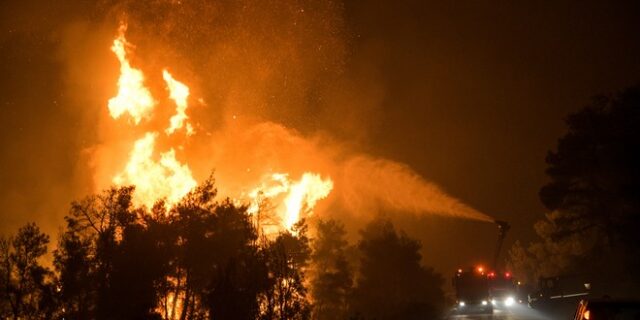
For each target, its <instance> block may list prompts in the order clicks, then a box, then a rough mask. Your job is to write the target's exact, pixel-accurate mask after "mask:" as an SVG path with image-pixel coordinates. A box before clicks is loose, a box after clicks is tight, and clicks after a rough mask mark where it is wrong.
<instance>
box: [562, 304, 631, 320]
mask: <svg viewBox="0 0 640 320" xmlns="http://www.w3.org/2000/svg"><path fill="white" fill-rule="evenodd" d="M638 319H640V301H634V300H613V299H583V300H581V301H580V303H579V304H578V308H577V309H576V314H575V316H574V320H638Z"/></svg>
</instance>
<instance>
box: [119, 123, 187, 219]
mask: <svg viewBox="0 0 640 320" xmlns="http://www.w3.org/2000/svg"><path fill="white" fill-rule="evenodd" d="M156 137H157V133H147V134H146V135H145V136H144V137H143V138H142V139H139V140H138V141H136V142H135V144H134V146H133V150H131V154H130V157H129V162H128V163H127V166H126V167H125V169H124V171H123V172H122V173H120V174H118V175H116V176H115V177H114V179H113V182H114V183H115V184H117V185H134V186H136V192H135V194H134V201H135V202H136V203H138V204H144V205H146V206H147V207H151V206H152V205H153V204H154V202H156V201H157V200H158V199H161V198H164V199H166V201H167V202H168V203H169V204H173V203H176V202H178V201H179V200H180V199H181V198H182V197H183V196H184V195H185V194H187V193H188V192H189V191H190V190H191V189H193V187H195V186H196V181H195V180H194V179H193V177H192V176H191V170H190V169H189V166H188V165H186V164H181V163H180V162H179V161H178V160H176V154H175V151H174V150H173V149H169V151H167V152H165V153H162V154H160V160H159V161H156V160H154V159H153V151H154V144H155V140H156Z"/></svg>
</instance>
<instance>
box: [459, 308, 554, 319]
mask: <svg viewBox="0 0 640 320" xmlns="http://www.w3.org/2000/svg"><path fill="white" fill-rule="evenodd" d="M447 319H452V320H453V319H456V320H458V319H459V320H462V319H468V320H560V319H556V318H553V317H549V316H545V315H544V314H542V313H540V312H539V311H536V310H533V309H530V308H528V307H527V306H526V305H515V306H512V307H509V308H495V309H494V310H493V315H475V314H474V315H458V314H455V312H452V313H451V315H450V316H449V317H447Z"/></svg>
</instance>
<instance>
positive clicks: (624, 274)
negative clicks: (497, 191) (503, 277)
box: [511, 87, 640, 293]
mask: <svg viewBox="0 0 640 320" xmlns="http://www.w3.org/2000/svg"><path fill="white" fill-rule="evenodd" d="M566 123H567V127H568V131H567V133H566V134H565V135H564V136H563V137H561V138H560V139H559V140H558V145H557V149H556V150H555V151H551V152H549V154H548V156H547V159H546V161H547V164H548V168H547V171H546V172H547V175H548V176H549V178H550V182H549V183H547V184H546V185H545V186H543V187H542V189H541V190H540V199H541V201H542V203H543V204H544V205H545V206H546V207H547V209H549V210H550V213H549V214H547V215H546V219H544V220H542V221H539V222H538V223H537V224H536V231H537V233H538V235H539V236H540V238H541V241H539V242H536V243H533V244H532V245H531V246H529V247H528V248H527V249H526V250H525V249H524V248H523V247H522V246H520V247H515V248H514V249H513V252H512V259H511V260H512V263H513V264H514V265H520V266H524V265H529V266H533V267H529V269H531V270H529V272H530V273H536V274H538V275H547V276H549V275H557V274H561V273H564V272H571V273H577V272H580V273H585V274H589V277H590V278H592V280H594V279H600V280H601V281H600V284H602V285H604V284H619V285H621V286H624V285H625V284H626V285H627V288H626V289H623V288H618V289H622V290H623V291H626V292H627V293H634V292H637V290H636V288H635V286H637V283H640V276H639V275H638V273H637V272H636V270H638V268H640V248H639V247H638V246H637V243H640V233H639V232H638V230H640V169H639V168H638V163H640V130H638V128H639V127H640V88H639V87H632V88H629V89H627V90H625V91H623V92H621V93H620V94H618V95H617V96H601V97H598V98H596V99H594V101H593V103H592V104H591V105H589V106H586V107H585V108H583V109H582V110H580V111H578V112H576V113H573V114H571V115H569V116H568V117H567V119H566ZM528 260H531V261H528ZM550 261H551V262H553V264H554V265H550V264H549V263H548V262H550ZM545 262H546V264H545ZM553 269H555V270H553ZM604 270H607V272H603V271H604ZM545 273H547V274H545ZM549 273H555V274H549ZM609 289H611V290H618V289H616V288H609Z"/></svg>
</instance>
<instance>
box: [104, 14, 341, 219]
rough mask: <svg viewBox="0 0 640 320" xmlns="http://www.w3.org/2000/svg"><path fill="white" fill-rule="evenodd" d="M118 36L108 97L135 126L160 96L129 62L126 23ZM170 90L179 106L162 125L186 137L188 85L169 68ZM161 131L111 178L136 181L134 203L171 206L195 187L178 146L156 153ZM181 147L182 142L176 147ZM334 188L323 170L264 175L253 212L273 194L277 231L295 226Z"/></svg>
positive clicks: (136, 146) (139, 144) (114, 111)
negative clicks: (116, 68) (113, 91)
mask: <svg viewBox="0 0 640 320" xmlns="http://www.w3.org/2000/svg"><path fill="white" fill-rule="evenodd" d="M119 31H120V32H119V35H118V37H117V38H116V39H115V40H114V44H113V47H112V48H111V50H112V51H113V52H114V53H115V54H116V56H117V57H118V60H119V61H120V78H119V80H118V95H117V96H115V97H113V98H111V99H110V100H109V112H110V115H111V117H112V118H114V119H117V118H119V117H120V116H121V115H122V114H124V113H129V115H130V116H131V117H132V118H133V120H134V123H133V125H134V126H137V125H139V123H140V121H141V120H142V119H143V118H146V117H149V116H150V115H151V112H152V111H153V107H154V105H155V104H156V101H155V100H154V98H153V97H152V96H151V93H150V92H149V90H148V89H147V88H145V87H144V85H143V82H144V74H143V73H142V71H140V70H138V69H135V68H133V67H132V66H131V64H130V62H129V60H128V59H127V52H126V48H127V46H130V45H129V44H128V43H127V40H126V39H125V35H124V33H125V31H126V26H121V27H120V30H119ZM162 78H163V79H164V81H165V83H166V89H167V91H168V93H169V97H168V98H169V99H171V100H172V101H173V102H174V103H175V105H176V111H175V114H174V115H173V116H171V118H170V119H169V126H168V127H167V128H166V129H164V133H165V134H167V135H172V134H174V133H175V132H176V131H177V130H180V129H183V128H184V130H185V133H186V135H187V136H190V135H192V134H194V133H195V132H194V130H193V127H192V126H191V124H190V123H189V117H188V116H187V114H186V110H187V108H188V98H189V94H190V92H189V87H188V86H187V85H186V84H184V83H182V82H180V81H178V80H176V79H175V78H174V77H173V75H171V73H169V71H167V70H166V69H165V70H163V71H162ZM160 132H161V131H150V132H147V133H145V135H144V136H143V137H142V138H140V139H138V140H137V141H135V142H134V143H133V147H132V149H131V151H130V153H129V159H128V161H127V163H126V165H125V167H124V169H123V170H122V171H121V172H120V173H117V174H116V175H115V176H114V177H113V183H115V184H116V185H134V186H135V187H136V191H135V194H134V198H133V200H134V203H135V204H137V205H146V206H147V207H151V206H153V204H154V203H155V202H156V201H157V200H158V199H165V200H166V201H167V203H168V204H169V205H172V204H175V203H177V202H178V201H179V200H180V199H181V198H182V197H183V196H184V195H186V194H187V193H188V192H189V191H190V190H191V189H193V188H194V187H195V186H196V184H197V183H196V180H195V179H194V178H193V177H192V173H191V169H190V168H189V165H188V164H187V163H181V162H180V161H178V160H177V159H176V152H175V149H174V148H170V149H169V150H168V151H166V152H160V153H159V154H157V155H156V154H155V152H156V150H155V148H156V142H157V139H158V137H159V133H160ZM176 147H177V149H178V150H181V149H182V146H181V145H178V146H176ZM332 189H333V181H332V180H331V179H330V178H326V179H323V178H322V177H321V176H320V175H319V174H316V173H311V172H305V173H303V174H302V176H301V177H300V179H299V180H291V179H290V178H289V175H288V174H286V173H276V174H271V175H267V176H265V177H264V178H263V183H262V184H261V186H259V187H257V188H254V189H253V191H251V192H250V193H249V195H248V196H249V201H250V205H249V209H248V210H249V213H250V214H256V213H258V212H259V205H260V201H261V200H262V199H264V198H269V199H270V200H271V201H273V203H274V204H276V207H275V213H276V214H277V215H278V217H277V220H278V221H277V226H275V227H276V230H275V231H281V230H283V229H287V230H290V231H292V228H293V226H294V225H295V224H296V223H297V222H298V221H299V220H300V218H301V216H302V215H309V214H311V213H312V210H313V208H314V207H315V206H316V203H317V202H318V201H319V200H321V199H324V198H326V197H327V196H328V195H329V193H330V192H331V190H332Z"/></svg>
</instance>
